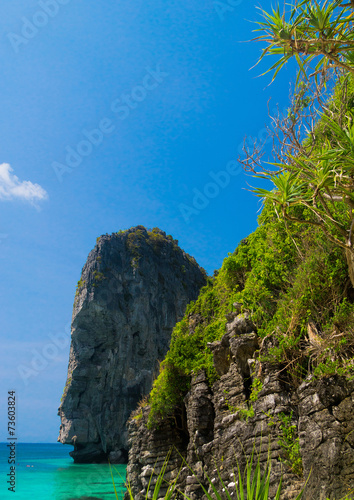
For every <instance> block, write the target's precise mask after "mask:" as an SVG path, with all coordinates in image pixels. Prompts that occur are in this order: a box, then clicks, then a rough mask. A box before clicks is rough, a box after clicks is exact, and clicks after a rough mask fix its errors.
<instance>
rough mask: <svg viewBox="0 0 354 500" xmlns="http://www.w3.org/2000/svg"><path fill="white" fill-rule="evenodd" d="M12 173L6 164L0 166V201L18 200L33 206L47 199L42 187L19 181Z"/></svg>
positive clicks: (11, 169)
mask: <svg viewBox="0 0 354 500" xmlns="http://www.w3.org/2000/svg"><path fill="white" fill-rule="evenodd" d="M12 172H13V168H11V166H10V165H9V164H8V163H2V164H0V200H2V201H8V200H15V199H20V200H24V201H28V202H30V203H32V204H34V203H35V202H36V201H41V200H46V199H48V193H47V191H45V189H43V188H42V186H40V185H39V184H33V182H31V181H20V179H19V178H18V177H17V175H14V174H13V173H12Z"/></svg>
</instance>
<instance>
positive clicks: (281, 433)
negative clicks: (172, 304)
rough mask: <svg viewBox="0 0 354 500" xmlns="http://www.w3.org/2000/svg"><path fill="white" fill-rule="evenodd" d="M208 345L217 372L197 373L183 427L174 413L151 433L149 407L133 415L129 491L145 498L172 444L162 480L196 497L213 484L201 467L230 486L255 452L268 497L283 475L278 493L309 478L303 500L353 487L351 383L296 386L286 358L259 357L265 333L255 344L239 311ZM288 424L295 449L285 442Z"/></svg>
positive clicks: (287, 495) (288, 495)
mask: <svg viewBox="0 0 354 500" xmlns="http://www.w3.org/2000/svg"><path fill="white" fill-rule="evenodd" d="M192 319H193V318H191V320H192ZM209 347H210V348H211V349H212V351H213V354H214V364H215V368H216V370H217V371H218V373H219V375H220V378H219V380H218V381H217V382H216V383H214V384H213V385H212V387H210V385H209V384H208V381H207V379H206V377H205V374H204V373H203V372H200V373H198V374H195V375H194V376H193V379H192V383H191V390H190V392H189V393H188V394H187V396H186V397H185V399H184V403H183V409H182V412H183V413H184V414H185V416H186V418H185V419H184V425H181V424H183V423H181V422H176V420H175V419H174V418H173V417H172V418H169V419H165V421H164V422H163V424H162V425H161V426H159V429H158V430H151V431H148V430H147V427H146V424H147V417H148V414H149V407H148V406H146V407H145V408H143V410H141V409H139V410H137V411H136V412H134V413H133V414H132V417H131V419H130V421H129V442H130V446H131V449H130V452H129V462H128V478H129V480H130V483H131V485H132V489H133V493H134V498H136V499H137V500H142V499H143V498H145V496H144V495H145V494H146V488H147V484H148V481H149V479H150V476H151V473H152V470H153V468H154V475H153V479H152V486H151V488H152V489H153V484H154V482H155V480H156V474H158V473H159V471H160V470H161V466H162V464H163V461H164V459H165V457H166V454H167V452H168V450H173V452H172V455H171V457H170V460H169V463H168V466H167V478H168V479H170V478H176V477H177V478H178V479H177V486H178V489H179V490H180V491H182V492H184V494H185V495H187V496H188V497H189V498H191V499H192V500H193V499H201V498H205V497H204V493H203V489H202V487H201V485H203V486H204V488H205V489H206V490H208V489H209V491H210V492H211V488H210V485H209V482H208V479H207V477H206V475H208V477H209V479H211V480H212V482H213V484H214V485H215V487H216V488H217V489H218V491H219V492H222V489H223V486H222V485H221V481H220V478H221V479H222V481H223V483H224V485H225V486H226V487H227V488H228V489H229V491H230V492H232V491H233V490H234V488H235V483H236V481H237V464H238V465H239V466H240V469H241V470H243V469H244V467H245V464H246V460H247V459H250V456H251V455H252V451H253V450H256V456H257V457H259V458H260V462H261V464H262V467H263V468H264V467H265V466H266V464H267V460H268V457H270V460H271V467H272V468H271V491H270V498H273V496H275V493H276V488H277V486H278V484H279V481H280V478H281V476H282V477H283V494H282V499H283V500H290V499H294V498H296V495H297V494H298V493H299V491H301V489H302V488H303V486H304V485H305V483H306V479H307V478H308V477H309V480H308V482H307V485H306V489H305V494H304V496H303V498H304V499H305V500H310V499H316V500H325V499H327V498H329V499H331V500H337V499H339V498H342V497H344V496H345V495H346V494H347V493H348V492H349V491H351V490H353V488H354V420H353V414H354V381H349V380H347V379H345V378H342V377H330V378H327V379H324V380H319V381H315V380H307V381H306V382H304V383H303V384H302V385H301V386H300V387H298V388H295V387H294V386H293V384H292V383H291V381H290V380H288V378H287V376H286V369H285V367H284V366H274V365H273V366H269V365H267V363H266V362H263V363H262V362H261V361H260V360H261V359H263V356H264V355H265V354H266V353H267V351H268V349H269V348H270V347H272V346H271V345H270V344H269V341H268V340H267V339H266V340H264V341H263V343H260V342H259V339H258V338H257V335H256V333H255V330H254V328H253V327H252V323H251V322H250V321H249V320H248V318H247V317H244V316H242V315H237V313H234V314H231V315H229V322H228V324H227V332H226V334H225V335H224V337H223V338H222V340H221V341H220V342H214V343H212V344H209ZM255 379H257V380H256V381H255ZM259 381H262V383H260V382H259ZM255 382H256V383H255ZM180 413H181V409H179V414H180ZM290 431H291V432H292V439H291V442H292V443H294V444H295V446H296V443H297V442H298V445H299V446H298V449H299V452H300V454H296V450H295V448H293V449H292V450H289V449H287V444H288V443H287V442H286V439H285V437H286V433H289V432H290ZM288 435H289V434H288ZM297 439H298V441H297ZM161 443H163V446H161ZM296 457H297V463H296V464H295V460H296ZM184 460H185V461H186V462H184ZM301 462H302V467H303V473H302V474H301ZM186 463H187V464H188V465H189V466H190V467H191V469H193V471H194V474H192V473H191V470H190V469H189V468H188V467H187V466H186ZM294 470H295V472H296V474H295V473H294ZM164 488H165V489H163V490H162V492H161V495H160V496H161V497H163V495H164V493H165V491H166V487H164ZM221 494H222V493H221ZM231 494H234V495H235V496H236V494H235V492H234V491H233V493H231ZM225 498H226V497H225Z"/></svg>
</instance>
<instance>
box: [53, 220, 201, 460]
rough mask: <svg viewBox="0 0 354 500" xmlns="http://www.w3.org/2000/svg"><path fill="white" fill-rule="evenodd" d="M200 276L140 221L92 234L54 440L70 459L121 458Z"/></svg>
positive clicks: (195, 293)
mask: <svg viewBox="0 0 354 500" xmlns="http://www.w3.org/2000/svg"><path fill="white" fill-rule="evenodd" d="M205 283H206V275H205V272H204V270H203V269H201V268H200V267H199V266H198V264H197V263H196V261H195V260H194V259H193V258H192V257H190V256H189V255H187V254H186V253H185V252H183V250H181V249H180V248H179V246H178V242H177V241H176V240H173V238H172V237H170V236H166V234H165V233H164V232H163V231H160V230H159V229H157V228H155V229H153V230H152V231H147V230H146V229H145V228H144V227H142V226H137V227H135V228H132V229H129V230H127V231H120V232H119V233H115V234H112V235H111V236H108V235H106V236H101V237H100V238H98V239H97V244H96V246H95V248H94V249H93V250H92V251H91V252H90V254H89V256H88V259H87V262H86V264H85V266H84V267H83V270H82V275H81V279H80V281H79V282H78V287H77V292H76V296H75V303H74V309H73V317H72V341H71V348H70V358H69V368H68V377H67V382H66V386H65V389H64V394H63V398H62V403H61V405H60V408H59V415H60V418H61V426H60V435H59V438H58V440H59V441H60V442H62V443H65V444H71V445H74V451H73V452H71V453H70V455H71V456H72V457H73V458H74V460H75V462H81V463H83V462H98V461H103V460H106V459H107V458H109V459H110V461H111V462H124V461H126V459H127V430H126V422H127V420H128V417H129V415H130V413H131V412H132V411H133V410H134V409H135V408H136V406H137V404H138V402H139V400H141V398H142V397H143V396H144V395H146V394H148V393H149V391H150V389H151V386H152V381H153V378H154V376H155V375H156V372H157V370H158V361H161V360H162V359H163V358H164V357H165V354H166V352H167V350H168V347H169V342H170V338H171V333H172V329H173V327H174V326H175V324H176V322H177V321H178V320H180V319H181V318H182V316H183V314H184V312H185V308H186V306H187V304H188V303H189V302H190V301H191V300H195V299H196V298H197V296H198V292H199V290H200V288H201V287H202V286H203V285H205Z"/></svg>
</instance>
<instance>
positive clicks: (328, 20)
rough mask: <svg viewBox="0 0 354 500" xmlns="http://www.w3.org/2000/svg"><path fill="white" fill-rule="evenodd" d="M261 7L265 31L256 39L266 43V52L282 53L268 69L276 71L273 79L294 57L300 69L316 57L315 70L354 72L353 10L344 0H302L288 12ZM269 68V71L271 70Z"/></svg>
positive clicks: (263, 53)
mask: <svg viewBox="0 0 354 500" xmlns="http://www.w3.org/2000/svg"><path fill="white" fill-rule="evenodd" d="M260 10H261V14H262V17H263V20H262V21H259V22H258V23H257V24H258V25H259V28H258V30H256V31H262V32H263V33H264V34H263V35H261V36H259V37H257V38H256V39H255V40H259V41H263V42H266V44H267V46H266V48H265V49H264V50H263V52H262V54H261V57H260V59H259V61H260V60H261V59H263V57H264V56H265V55H268V54H270V55H280V56H281V57H280V59H278V61H277V62H275V63H274V64H273V65H272V66H271V67H270V68H269V69H268V71H272V70H274V75H273V80H274V78H275V77H276V75H277V73H278V71H279V70H280V69H281V68H282V67H283V66H284V64H285V63H286V62H287V61H288V60H289V59H290V58H291V57H292V56H295V58H296V60H297V62H298V64H299V67H300V70H301V72H302V73H303V74H305V75H306V71H305V68H306V66H307V65H309V63H310V62H311V61H312V60H314V59H316V63H317V64H316V67H315V70H316V71H318V70H320V69H321V70H326V69H328V68H329V67H341V68H345V69H347V70H348V71H350V72H353V73H354V64H353V60H354V55H353V52H354V29H353V26H354V9H353V7H352V6H351V4H345V5H342V0H331V1H330V0H325V1H324V2H323V3H322V5H320V4H319V2H318V1H317V0H303V1H301V2H299V3H297V2H295V4H294V5H291V7H290V10H289V12H288V14H287V15H286V13H285V12H284V13H282V14H281V13H280V9H279V6H278V7H277V8H276V9H272V11H271V12H270V13H268V12H266V11H264V10H262V9H260ZM268 71H266V73H267V72H268Z"/></svg>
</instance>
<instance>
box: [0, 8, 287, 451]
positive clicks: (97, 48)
mask: <svg viewBox="0 0 354 500" xmlns="http://www.w3.org/2000/svg"><path fill="white" fill-rule="evenodd" d="M228 2H229V3H228ZM270 4H271V2H270V1H268V0H259V2H258V3H257V4H256V2H253V1H249V0H226V1H225V2H222V1H220V2H215V1H212V0H204V1H200V0H188V2H180V1H174V0H171V1H170V2H168V4H166V1H163V0H153V1H152V2H144V1H142V0H133V1H132V0H119V1H108V2H104V5H102V4H101V3H99V2H93V1H91V0H86V1H85V2H84V1H83V0H60V2H59V0H58V1H57V0H43V1H42V2H38V1H31V0H26V2H25V1H24V0H12V1H11V2H6V5H5V4H4V5H2V6H0V14H1V19H2V23H1V27H0V47H1V51H0V53H1V64H2V78H1V79H0V102H1V107H0V109H1V112H2V122H1V123H2V126H1V134H0V164H1V167H0V210H1V218H0V267H1V276H2V279H1V282H0V298H1V305H2V307H1V313H0V314H1V317H0V325H1V332H0V335H1V339H0V340H1V353H2V354H1V356H2V359H1V368H0V373H1V396H0V401H1V415H0V440H1V441H3V440H5V439H6V438H7V428H6V395H7V391H8V390H10V389H15V390H16V391H17V397H18V439H19V440H20V441H27V442H50V441H55V440H56V438H57V434H58V427H59V418H58V417H57V416H56V411H57V407H58V406H59V403H60V397H61V394H62V390H63V387H64V385H65V380H66V370H67V363H68V355H69V346H68V345H69V344H68V331H69V324H70V319H71V312H72V304H73V299H74V295H75V285H76V283H77V281H78V279H79V278H80V272H81V268H82V266H83V264H84V263H85V260H86V257H87V255H88V253H89V251H90V250H91V249H92V248H93V246H94V245H95V241H96V237H97V236H99V235H101V234H104V233H106V232H107V233H112V232H115V231H118V230H119V229H125V228H129V227H131V226H135V225H138V224H142V225H145V226H147V227H155V226H158V227H160V228H161V229H163V230H165V231H166V232H167V233H169V234H172V235H173V236H174V238H176V239H178V240H179V242H180V245H181V247H182V248H183V249H184V250H185V251H187V252H188V253H190V254H191V255H193V256H194V257H195V258H196V259H197V261H198V263H199V264H200V265H202V266H203V267H204V268H205V269H206V270H207V271H208V272H209V273H210V274H212V272H213V270H214V269H216V268H219V267H220V266H221V264H222V260H223V258H224V257H225V256H227V253H228V252H232V251H233V250H234V248H235V247H236V246H237V244H238V243H239V241H240V240H241V239H242V238H244V237H245V236H247V235H248V234H249V233H250V232H252V231H253V230H254V229H255V228H256V218H257V211H258V210H259V208H260V205H259V201H258V200H257V199H256V198H255V197H254V196H253V195H252V194H251V193H250V192H249V191H247V182H251V179H250V178H247V177H246V176H245V175H244V173H243V172H241V171H240V169H239V168H238V167H237V165H236V163H235V159H236V158H237V156H238V152H239V150H240V145H241V144H242V142H243V139H244V137H245V135H248V136H254V137H261V136H262V135H263V134H264V127H265V126H266V125H268V124H269V123H270V119H269V117H268V111H267V101H268V99H269V98H271V104H270V106H271V108H272V107H273V108H274V107H275V105H276V104H277V103H278V104H279V106H280V108H283V107H284V106H286V105H287V103H288V95H289V80H290V79H291V78H292V71H291V69H287V70H284V71H283V72H282V73H280V75H279V77H278V78H277V80H276V81H275V82H274V83H273V84H272V85H268V84H269V83H270V79H271V78H270V76H269V75H267V76H263V77H259V78H257V76H258V75H259V74H260V73H261V72H262V71H264V69H265V67H266V66H265V65H264V64H263V65H262V66H258V67H257V68H255V69H252V70H250V68H251V66H253V65H254V64H255V62H256V60H257V58H258V56H259V54H260V50H261V45H259V44H257V43H251V42H249V43H245V42H246V41H247V40H250V39H251V38H252V37H253V36H254V34H253V33H252V30H253V29H254V28H255V25H253V24H252V23H251V22H249V21H250V20H256V19H257V18H258V13H257V9H256V5H261V6H262V7H264V8H269V6H270ZM267 64H270V63H269V62H267ZM73 151H74V153H73ZM225 172H228V173H225ZM230 172H231V174H232V175H230ZM215 178H217V179H218V180H219V183H220V186H219V187H218V188H216V187H215V185H216V184H215ZM200 193H202V195H201V194H200Z"/></svg>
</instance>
